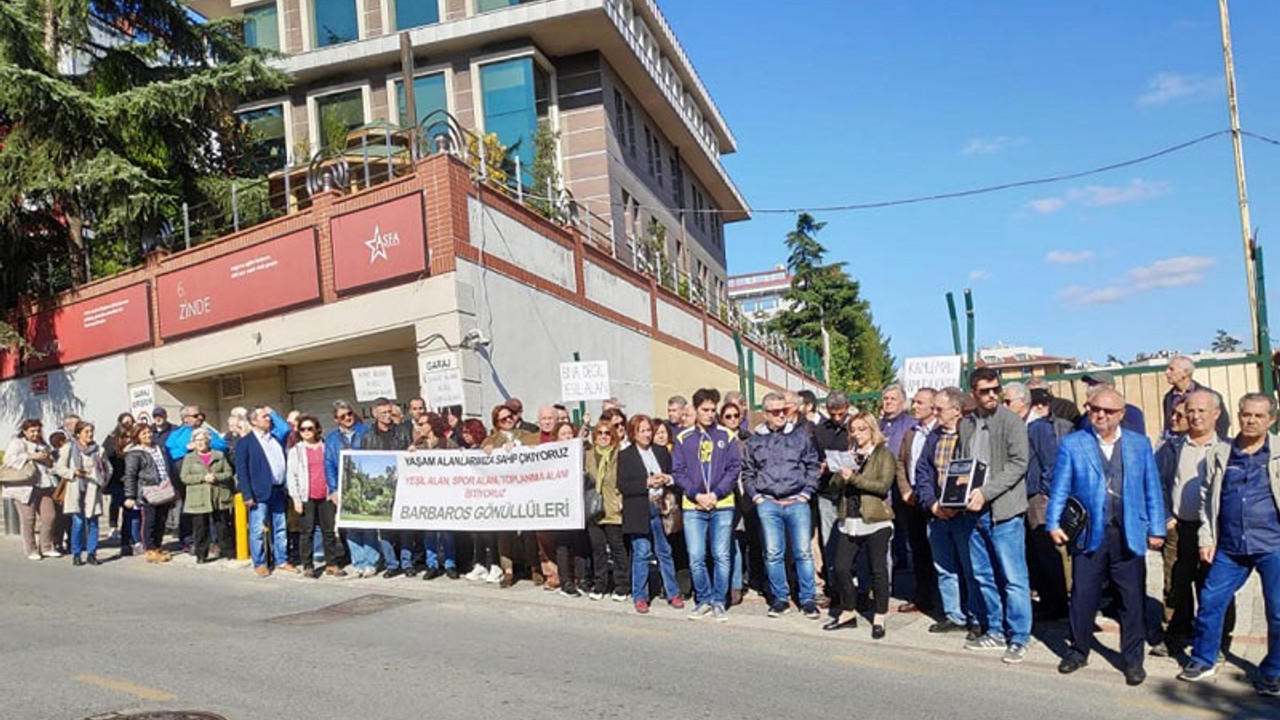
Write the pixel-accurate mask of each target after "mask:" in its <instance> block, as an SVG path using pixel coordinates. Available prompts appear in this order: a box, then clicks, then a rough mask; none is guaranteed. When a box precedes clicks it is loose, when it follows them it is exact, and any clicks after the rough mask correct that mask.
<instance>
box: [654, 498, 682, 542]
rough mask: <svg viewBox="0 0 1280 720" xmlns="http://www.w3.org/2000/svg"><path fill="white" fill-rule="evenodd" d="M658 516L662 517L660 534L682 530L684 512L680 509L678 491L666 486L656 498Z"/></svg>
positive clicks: (673, 533) (672, 533)
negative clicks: (660, 495)
mask: <svg viewBox="0 0 1280 720" xmlns="http://www.w3.org/2000/svg"><path fill="white" fill-rule="evenodd" d="M658 516H659V517H660V518H662V534H663V535H675V534H676V533H678V532H680V531H682V530H684V513H683V512H681V510H680V493H679V492H676V491H675V490H672V489H671V488H667V489H666V490H664V491H663V493H662V497H660V498H658Z"/></svg>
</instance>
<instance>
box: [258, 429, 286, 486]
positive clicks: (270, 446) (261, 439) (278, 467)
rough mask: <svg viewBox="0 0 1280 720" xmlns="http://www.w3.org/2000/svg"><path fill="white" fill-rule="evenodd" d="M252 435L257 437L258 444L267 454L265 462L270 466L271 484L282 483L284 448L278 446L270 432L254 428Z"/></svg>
mask: <svg viewBox="0 0 1280 720" xmlns="http://www.w3.org/2000/svg"><path fill="white" fill-rule="evenodd" d="M253 436H254V437H255V438H257V439H258V444H259V445H261V446H262V452H264V453H266V455H267V464H268V465H270V466H271V484H272V485H283V484H284V450H283V449H282V448H281V447H280V443H278V442H276V440H275V438H273V437H271V433H264V432H262V431H261V430H257V429H255V430H254V431H253Z"/></svg>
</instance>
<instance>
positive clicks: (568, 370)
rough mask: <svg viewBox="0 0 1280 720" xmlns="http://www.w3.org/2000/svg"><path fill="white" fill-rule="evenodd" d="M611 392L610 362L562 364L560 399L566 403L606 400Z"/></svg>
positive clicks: (596, 361) (593, 361)
mask: <svg viewBox="0 0 1280 720" xmlns="http://www.w3.org/2000/svg"><path fill="white" fill-rule="evenodd" d="M610 397H613V393H612V392H611V391H610V390H609V361H607V360H592V361H590V362H567V363H560V399H561V400H563V401H564V402H583V401H586V400H605V399H607V398H610Z"/></svg>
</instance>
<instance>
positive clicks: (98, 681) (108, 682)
mask: <svg viewBox="0 0 1280 720" xmlns="http://www.w3.org/2000/svg"><path fill="white" fill-rule="evenodd" d="M72 680H75V681H76V682H82V683H84V684H86V685H93V686H96V687H100V688H102V689H104V690H114V691H115V692H118V693H124V694H126V695H132V696H134V697H136V698H139V699H142V700H151V701H153V702H166V701H168V700H176V699H177V698H178V696H177V695H174V694H173V693H168V692H165V691H164V690H160V689H158V688H150V687H145V686H143V685H134V684H133V683H131V682H129V681H127V680H117V679H116V678H109V677H103V676H101V675H76V676H75V677H74V678H72Z"/></svg>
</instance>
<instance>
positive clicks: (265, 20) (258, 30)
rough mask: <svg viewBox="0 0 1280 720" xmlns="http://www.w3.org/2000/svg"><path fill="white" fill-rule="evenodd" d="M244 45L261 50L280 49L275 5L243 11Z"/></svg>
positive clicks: (277, 15)
mask: <svg viewBox="0 0 1280 720" xmlns="http://www.w3.org/2000/svg"><path fill="white" fill-rule="evenodd" d="M244 44H245V45H248V46H249V47H254V48H261V49H263V50H279V49H280V16H279V13H278V11H277V10H276V4H275V3H271V4H270V5H263V6H261V7H255V8H249V9H248V10H245V11H244Z"/></svg>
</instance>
